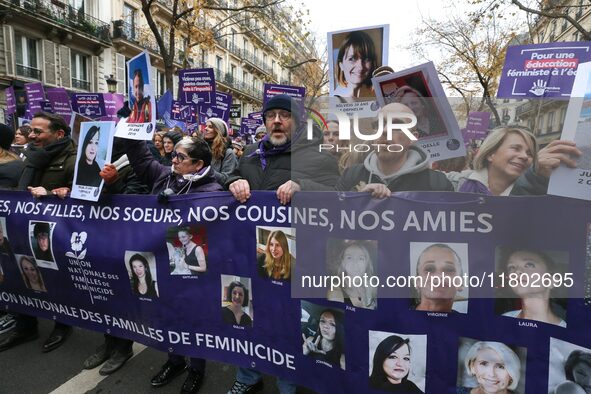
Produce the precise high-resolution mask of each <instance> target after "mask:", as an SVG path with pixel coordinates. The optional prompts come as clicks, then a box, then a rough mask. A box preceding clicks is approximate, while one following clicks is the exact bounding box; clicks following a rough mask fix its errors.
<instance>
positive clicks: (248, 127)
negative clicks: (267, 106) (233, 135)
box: [240, 118, 262, 135]
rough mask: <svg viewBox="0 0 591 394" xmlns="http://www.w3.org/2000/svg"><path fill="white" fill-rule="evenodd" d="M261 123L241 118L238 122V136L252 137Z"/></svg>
mask: <svg viewBox="0 0 591 394" xmlns="http://www.w3.org/2000/svg"><path fill="white" fill-rule="evenodd" d="M261 124H262V123H261V122H260V121H258V120H256V119H251V118H242V121H241V122H240V135H245V134H248V135H254V134H255V133H256V131H257V129H258V128H259V126H260V125H261Z"/></svg>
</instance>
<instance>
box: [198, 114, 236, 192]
mask: <svg viewBox="0 0 591 394" xmlns="http://www.w3.org/2000/svg"><path fill="white" fill-rule="evenodd" d="M227 137H228V125H227V124H226V122H224V121H223V120H222V119H220V118H209V119H208V120H207V122H205V129H204V130H203V139H205V141H206V142H207V144H208V145H209V148H210V149H211V156H212V157H211V168H212V169H213V170H214V175H215V179H216V180H217V181H218V183H220V184H221V185H223V184H225V183H226V181H227V180H228V176H229V175H230V174H231V173H232V172H233V171H234V170H235V169H236V167H238V159H237V158H236V154H235V153H234V150H233V149H232V148H231V147H230V146H229V144H228V139H227Z"/></svg>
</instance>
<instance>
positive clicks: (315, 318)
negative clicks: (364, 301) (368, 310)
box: [300, 301, 346, 370]
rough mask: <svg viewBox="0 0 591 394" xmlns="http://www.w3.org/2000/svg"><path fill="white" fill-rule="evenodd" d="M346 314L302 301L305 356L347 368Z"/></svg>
mask: <svg viewBox="0 0 591 394" xmlns="http://www.w3.org/2000/svg"><path fill="white" fill-rule="evenodd" d="M344 318H345V315H344V313H343V311H342V310H340V309H336V308H327V307H324V306H322V305H317V304H312V303H311V302H308V301H302V318H301V322H300V323H301V331H302V341H303V343H302V352H303V354H304V356H308V357H311V358H313V359H316V360H318V361H319V362H320V363H326V364H328V365H330V366H333V367H340V368H341V369H342V370H345V369H346V368H345V367H346V365H345V319H344Z"/></svg>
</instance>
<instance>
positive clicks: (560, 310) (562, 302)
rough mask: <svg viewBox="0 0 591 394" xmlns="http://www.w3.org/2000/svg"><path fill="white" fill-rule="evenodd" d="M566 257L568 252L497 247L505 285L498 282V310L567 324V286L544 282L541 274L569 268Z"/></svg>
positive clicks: (504, 314) (508, 315) (497, 267)
mask: <svg viewBox="0 0 591 394" xmlns="http://www.w3.org/2000/svg"><path fill="white" fill-rule="evenodd" d="M567 261H568V254H567V253H566V252H550V251H541V250H532V249H528V248H515V247H498V248H497V250H496V269H497V275H504V277H505V280H504V285H505V287H504V288H503V287H501V284H499V286H497V289H498V290H497V293H496V301H495V310H496V313H497V314H501V315H503V316H507V317H513V318H518V319H528V320H535V321H539V322H543V323H548V324H555V325H557V326H560V327H566V321H565V318H566V294H565V291H564V290H565V289H564V288H563V287H556V288H555V287H554V286H544V285H542V283H543V282H544V283H545V282H546V281H544V280H543V279H542V278H544V277H545V278H552V275H553V274H555V273H563V272H566V264H567ZM546 280H547V279H546Z"/></svg>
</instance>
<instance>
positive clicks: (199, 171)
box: [105, 133, 222, 393]
mask: <svg viewBox="0 0 591 394" xmlns="http://www.w3.org/2000/svg"><path fill="white" fill-rule="evenodd" d="M168 134H170V133H168ZM164 140H165V144H166V136H165V137H164ZM165 147H166V145H165ZM127 157H128V158H129V162H130V163H131V166H132V167H133V170H134V171H135V173H136V174H137V176H138V177H139V178H140V179H141V180H142V181H143V182H144V183H145V184H146V185H147V186H148V187H149V188H151V190H152V191H151V194H155V195H158V196H159V197H158V198H159V199H162V200H164V201H166V200H167V199H168V197H169V196H175V195H184V194H191V193H201V192H215V191H221V190H222V186H221V185H220V184H219V183H217V182H216V180H215V177H214V175H213V171H212V170H211V166H210V164H211V150H210V149H209V146H208V145H207V142H205V140H204V139H202V138H195V137H190V138H183V139H181V140H180V141H178V142H177V143H176V144H175V145H174V147H173V149H172V150H171V160H172V166H165V165H163V164H161V163H159V162H158V160H156V159H154V157H153V156H152V154H151V153H150V150H149V148H148V145H147V143H146V141H131V140H130V141H128V143H127ZM111 166H112V165H111ZM105 167H106V166H105ZM185 369H187V370H188V371H189V374H188V376H187V378H186V380H185V382H184V384H183V388H182V392H187V393H194V392H197V390H198V389H199V387H200V385H201V383H202V382H203V376H204V374H205V359H201V358H191V359H190V362H189V365H188V368H187V363H186V361H185V358H184V356H182V355H177V354H172V353H169V355H168V360H167V361H166V363H165V364H164V365H163V366H162V368H161V369H160V371H159V372H158V373H157V374H156V375H155V376H154V377H153V378H152V380H151V384H152V386H154V387H161V386H164V385H166V384H168V383H169V382H170V381H171V380H172V379H173V378H174V377H176V376H178V375H180V374H181V373H182V372H183V371H185Z"/></svg>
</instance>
